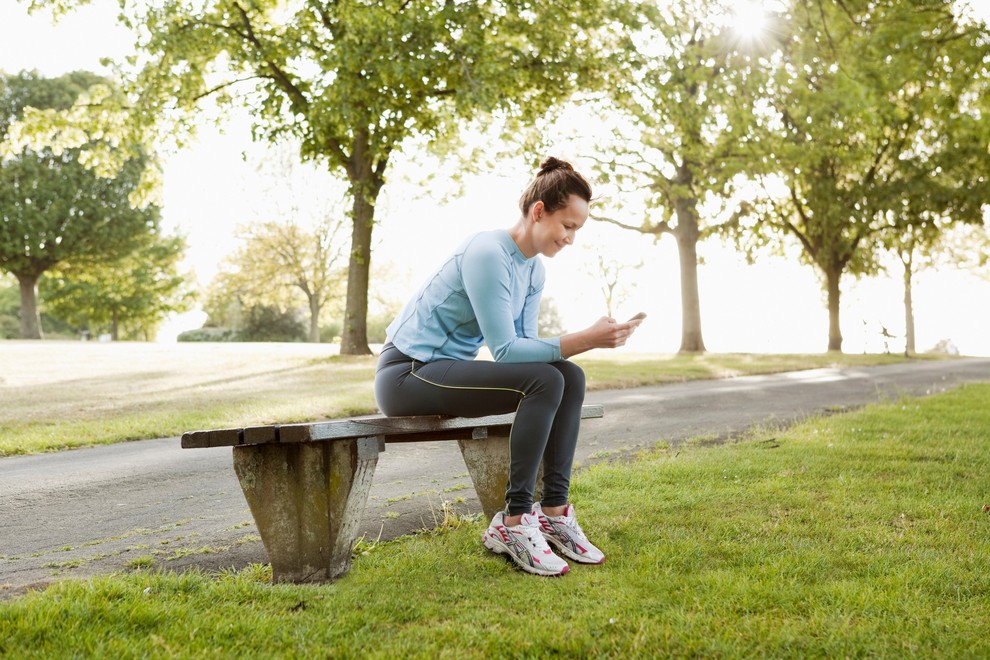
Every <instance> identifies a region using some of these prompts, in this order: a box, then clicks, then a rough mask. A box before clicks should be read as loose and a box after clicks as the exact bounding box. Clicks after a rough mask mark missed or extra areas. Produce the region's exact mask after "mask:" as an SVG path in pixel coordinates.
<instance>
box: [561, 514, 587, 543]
mask: <svg viewBox="0 0 990 660" xmlns="http://www.w3.org/2000/svg"><path fill="white" fill-rule="evenodd" d="M564 524H565V525H567V526H568V527H569V528H570V529H571V530H573V531H574V532H575V533H576V534H577V536H578V537H580V538H582V539H587V538H588V537H587V535H586V534H585V533H584V530H583V529H581V525H579V524H578V521H577V518H575V517H574V516H567V517H565V518H564Z"/></svg>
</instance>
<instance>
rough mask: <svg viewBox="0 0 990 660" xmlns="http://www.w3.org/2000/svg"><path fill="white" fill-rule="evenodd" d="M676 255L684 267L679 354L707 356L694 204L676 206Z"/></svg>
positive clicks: (684, 203) (684, 202)
mask: <svg viewBox="0 0 990 660" xmlns="http://www.w3.org/2000/svg"><path fill="white" fill-rule="evenodd" d="M673 233H674V237H675V238H676V239H677V255H678V257H679V260H680V266H681V348H680V350H679V352H680V353H704V352H705V341H704V339H702V336H701V297H700V296H699V294H698V237H699V236H700V235H701V232H700V231H699V229H698V218H697V213H696V210H695V208H694V204H693V202H692V201H689V200H683V201H681V202H680V203H679V204H678V205H677V228H676V229H675V230H674V232H673Z"/></svg>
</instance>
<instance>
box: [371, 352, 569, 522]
mask: <svg viewBox="0 0 990 660" xmlns="http://www.w3.org/2000/svg"><path fill="white" fill-rule="evenodd" d="M375 397H376V398H377V400H378V406H379V407H380V408H381V410H382V412H383V413H385V414H386V415H393V416H405V415H450V416H454V417H482V416H484V415H495V414H499V413H507V412H513V411H515V413H516V417H515V422H514V423H513V425H512V430H511V431H510V434H509V452H510V459H509V483H508V487H507V490H506V493H505V500H506V503H507V505H508V506H507V511H508V513H509V515H519V514H522V513H530V512H531V511H532V510H533V491H534V490H535V487H536V475H537V473H538V471H539V468H540V463H541V461H542V463H543V495H542V498H541V499H542V503H543V505H544V506H563V505H564V504H567V502H568V494H569V490H570V483H571V466H572V465H573V463H574V451H575V449H576V447H577V438H578V428H579V426H580V424H581V405H582V404H583V403H584V371H582V370H581V367H579V366H577V365H576V364H574V363H572V362H568V361H566V360H561V361H560V362H549V363H546V362H522V363H512V364H508V363H502V362H487V361H481V360H478V361H466V360H435V361H433V362H419V361H418V360H413V359H412V358H410V357H408V356H407V355H404V354H403V353H402V352H400V351H399V349H397V348H395V346H393V345H392V344H391V343H388V344H385V347H384V348H383V349H382V354H381V357H380V358H379V359H378V371H377V373H376V375H375Z"/></svg>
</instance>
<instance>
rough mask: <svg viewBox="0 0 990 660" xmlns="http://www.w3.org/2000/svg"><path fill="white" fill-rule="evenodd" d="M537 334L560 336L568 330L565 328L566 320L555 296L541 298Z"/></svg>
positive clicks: (541, 335)
mask: <svg viewBox="0 0 990 660" xmlns="http://www.w3.org/2000/svg"><path fill="white" fill-rule="evenodd" d="M538 325H539V327H538V328H537V334H539V336H540V337H559V336H561V335H563V334H565V333H566V332H567V330H566V329H565V328H564V321H563V319H562V318H561V317H560V310H559V309H557V303H556V302H554V300H553V298H548V297H543V298H540V316H539V323H538Z"/></svg>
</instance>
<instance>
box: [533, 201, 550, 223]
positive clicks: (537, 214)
mask: <svg viewBox="0 0 990 660" xmlns="http://www.w3.org/2000/svg"><path fill="white" fill-rule="evenodd" d="M544 208H546V206H545V205H544V204H543V202H542V201H539V200H537V201H535V202H533V205H532V206H531V207H529V214H530V218H532V220H533V222H539V221H540V220H541V219H542V218H543V209H544Z"/></svg>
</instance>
